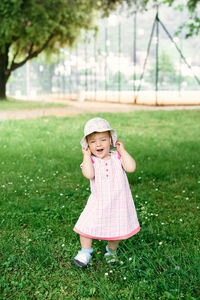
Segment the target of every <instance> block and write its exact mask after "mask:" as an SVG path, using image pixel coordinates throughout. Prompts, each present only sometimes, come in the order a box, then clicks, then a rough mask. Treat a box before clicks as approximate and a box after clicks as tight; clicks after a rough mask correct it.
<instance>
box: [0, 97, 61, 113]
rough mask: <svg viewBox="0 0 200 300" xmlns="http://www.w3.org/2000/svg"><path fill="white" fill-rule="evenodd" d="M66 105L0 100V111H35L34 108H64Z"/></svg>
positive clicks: (9, 99)
mask: <svg viewBox="0 0 200 300" xmlns="http://www.w3.org/2000/svg"><path fill="white" fill-rule="evenodd" d="M66 106H67V105H66V104H62V103H53V102H43V101H25V100H16V99H12V98H7V99H6V100H0V110H16V109H19V110H22V109H36V108H51V107H66Z"/></svg>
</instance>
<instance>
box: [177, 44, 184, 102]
mask: <svg viewBox="0 0 200 300" xmlns="http://www.w3.org/2000/svg"><path fill="white" fill-rule="evenodd" d="M182 45H183V44H182V38H180V50H181V52H182ZM181 83H182V57H181V55H179V76H178V95H179V97H180V96H181Z"/></svg>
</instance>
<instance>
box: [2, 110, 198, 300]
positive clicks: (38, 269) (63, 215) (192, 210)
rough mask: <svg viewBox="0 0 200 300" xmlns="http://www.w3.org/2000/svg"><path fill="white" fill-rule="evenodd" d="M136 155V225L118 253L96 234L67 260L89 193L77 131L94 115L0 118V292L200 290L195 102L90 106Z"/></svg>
mask: <svg viewBox="0 0 200 300" xmlns="http://www.w3.org/2000/svg"><path fill="white" fill-rule="evenodd" d="M98 116H101V117H104V118H106V119H108V121H110V123H111V126H112V127H113V128H115V129H116V130H117V132H118V136H119V139H121V140H122V141H123V142H124V144H125V145H126V148H127V150H128V151H129V152H130V153H131V154H132V156H133V157H134V158H135V160H136V162H137V170H136V172H135V173H133V174H128V178H129V182H130V186H131V190H132V192H133V196H134V200H135V205H136V209H137V212H138V218H139V222H140V225H141V231H140V232H139V233H138V234H136V235H135V236H133V237H132V238H130V239H128V240H126V241H122V242H121V244H120V247H119V250H118V255H119V262H118V263H116V264H114V265H108V264H106V262H105V261H104V257H103V254H104V250H105V245H106V242H105V241H98V240H96V241H94V244H93V248H94V256H93V259H92V262H91V264H90V266H89V267H88V268H87V269H86V270H82V269H80V268H78V267H76V266H75V265H74V264H73V257H74V256H75V255H76V253H77V251H78V250H79V249H80V244H79V236H78V235H77V234H76V233H74V232H73V230H72V229H73V226H74V224H75V222H76V221H77V219H78V217H79V215H80V213H81V211H82V209H83V208H84V205H85V204H86V201H87V198H88V196H89V181H88V180H87V179H85V178H83V176H82V174H81V170H80V167H79V165H80V163H81V161H82V153H81V148H80V144H79V143H80V140H81V138H82V135H83V126H84V124H85V122H86V121H87V120H88V119H89V118H91V117H94V115H81V116H77V117H74V118H72V117H66V118H54V117H48V118H47V117H44V118H39V119H34V120H32V119H30V120H25V121H12V120H9V121H5V122H1V123H0V141H1V142H0V166H1V168H0V175H1V176H0V188H1V189H0V191H1V197H0V224H1V226H0V239H1V243H0V299H109V300H113V299H120V300H121V299H124V300H126V299H138V300H141V299H145V300H146V299H156V300H157V299H178V300H179V299H187V300H192V299H200V289H199V278H200V253H199V225H200V221H199V220H200V218H199V207H200V203H199V194H200V193H199V192H200V175H199V169H200V155H199V154H200V134H199V132H200V128H199V127H200V126H199V120H200V111H198V110H194V111H171V112H167V111H154V112H149V111H135V112H133V113H128V114H125V113H121V114H111V113H107V114H98Z"/></svg>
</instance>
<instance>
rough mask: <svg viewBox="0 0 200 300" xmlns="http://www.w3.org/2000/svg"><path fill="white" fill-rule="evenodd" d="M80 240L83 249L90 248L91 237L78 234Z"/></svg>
mask: <svg viewBox="0 0 200 300" xmlns="http://www.w3.org/2000/svg"><path fill="white" fill-rule="evenodd" d="M80 242H81V246H82V248H84V249H91V248H92V239H90V238H87V237H84V236H82V235H80Z"/></svg>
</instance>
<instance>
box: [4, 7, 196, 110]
mask: <svg viewBox="0 0 200 300" xmlns="http://www.w3.org/2000/svg"><path fill="white" fill-rule="evenodd" d="M170 14H172V10H171V11H170V9H168V11H167V14H166V10H165V11H164V10H162V9H160V11H159V10H158V7H157V8H155V9H152V10H149V11H148V12H145V13H143V14H142V13H140V14H136V13H134V14H131V15H127V12H123V13H122V12H121V13H118V14H112V15H111V16H110V17H109V18H107V19H103V20H100V22H99V30H98V33H97V34H95V32H89V33H85V32H83V33H82V40H81V41H80V42H79V43H78V44H76V45H75V47H74V48H73V49H67V48H63V49H61V51H60V55H59V57H54V58H53V59H52V61H53V62H51V63H45V60H44V59H43V58H42V57H40V58H38V59H35V60H33V61H31V62H28V63H27V64H26V65H25V66H24V67H22V68H21V69H18V70H16V71H15V72H14V74H13V76H12V77H11V79H10V81H9V83H8V91H9V94H11V95H14V96H17V97H20V96H23V95H26V96H27V97H29V98H34V97H38V96H44V95H48V97H54V98H59V99H61V98H62V99H63V98H64V99H72V100H79V101H84V100H90V101H113V102H126V103H142V102H145V101H146V102H148V103H150V104H152V103H154V104H162V103H164V102H166V101H168V102H170V101H171V102H172V103H173V101H179V100H180V101H182V102H184V101H186V102H189V103H192V101H193V102H194V104H195V103H199V102H200V93H199V90H200V80H199V77H200V52H199V51H198V37H196V38H195V37H194V38H192V39H190V40H185V39H184V37H183V36H182V37H180V36H179V37H175V38H174V30H175V29H176V28H175V29H174V28H173V26H172V24H173V23H174V21H173V19H170V18H168V16H170ZM173 14H174V13H173ZM176 18H178V17H177V14H176ZM180 19H181V16H180ZM177 24H178V20H177V21H176V25H175V26H174V27H177ZM168 27H169V29H168ZM172 28H173V32H171V31H172V30H171V29H172ZM175 99H176V100H175Z"/></svg>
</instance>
